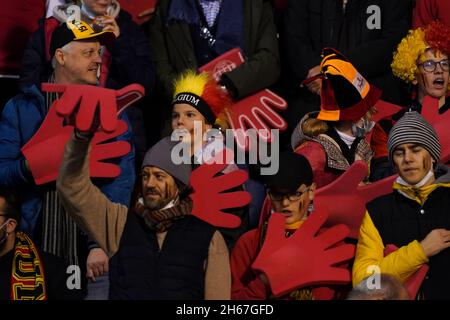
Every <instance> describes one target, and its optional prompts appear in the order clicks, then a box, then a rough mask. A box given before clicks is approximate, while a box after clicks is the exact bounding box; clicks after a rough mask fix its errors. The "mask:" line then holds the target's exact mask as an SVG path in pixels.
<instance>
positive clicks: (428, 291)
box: [367, 187, 450, 300]
mask: <svg viewBox="0 0 450 320" xmlns="http://www.w3.org/2000/svg"><path fill="white" fill-rule="evenodd" d="M367 210H368V212H369V213H370V217H371V218H372V221H373V223H374V225H375V227H376V228H377V230H378V232H379V233H380V236H381V238H382V239H383V244H384V245H385V246H386V245H388V244H394V245H396V246H397V247H399V248H400V247H401V246H405V245H407V244H408V243H410V242H411V241H413V240H418V241H422V240H423V239H424V238H425V237H426V236H427V234H428V233H430V232H431V231H432V230H433V229H437V228H443V229H448V230H450V188H446V187H439V188H437V189H436V190H434V191H433V192H432V193H431V194H430V195H429V197H428V199H427V200H426V201H425V203H424V205H423V206H420V205H419V204H418V203H417V202H415V201H413V200H411V199H408V198H406V197H405V196H403V195H401V194H400V193H398V192H397V191H394V192H393V193H391V194H388V195H385V196H382V197H380V198H377V199H375V200H373V201H372V202H370V203H369V204H368V205H367ZM429 266H430V270H429V271H428V274H427V276H426V278H425V280H424V282H423V283H422V287H421V289H420V291H419V294H420V293H422V294H423V297H424V298H425V299H446V300H447V299H450V290H448V288H450V277H449V276H448V272H449V270H450V250H449V249H445V250H443V251H441V252H440V253H439V254H437V255H435V256H433V257H431V258H430V261H429Z"/></svg>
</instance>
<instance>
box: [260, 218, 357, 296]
mask: <svg viewBox="0 0 450 320" xmlns="http://www.w3.org/2000/svg"><path fill="white" fill-rule="evenodd" d="M327 218H328V214H327V213H326V212H324V211H322V212H319V211H315V212H314V213H313V214H311V216H310V217H309V218H308V220H307V221H306V222H305V223H304V224H303V225H302V226H301V227H300V229H298V230H297V231H296V232H295V233H294V234H293V235H292V236H291V237H289V238H286V237H285V235H284V228H285V218H284V216H283V215H281V214H278V213H275V214H272V216H271V218H270V220H269V225H268V228H267V234H266V239H265V241H264V245H263V247H262V249H261V252H260V253H259V255H258V257H257V258H256V260H255V262H254V263H253V265H252V268H253V269H254V270H256V271H259V272H263V273H264V274H265V275H266V276H267V278H268V279H269V282H270V286H271V289H272V293H273V294H274V295H275V296H277V297H279V296H282V295H285V294H287V293H289V292H291V291H292V290H295V289H298V288H302V287H308V286H316V285H325V284H347V283H349V282H350V280H351V275H350V271H349V270H348V269H345V268H342V267H337V266H336V265H339V264H342V263H344V262H346V261H348V260H350V259H351V258H353V257H354V254H355V246H354V245H350V244H341V245H337V244H338V243H340V242H342V240H344V239H345V238H346V237H347V235H348V232H349V230H348V228H347V227H346V226H345V225H338V226H334V227H332V228H330V229H328V230H326V231H324V232H323V233H320V234H319V235H316V234H317V233H318V232H319V230H320V229H321V227H322V225H323V224H324V222H325V220H326V219H327Z"/></svg>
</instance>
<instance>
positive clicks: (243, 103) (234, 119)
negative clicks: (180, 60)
mask: <svg viewBox="0 0 450 320" xmlns="http://www.w3.org/2000/svg"><path fill="white" fill-rule="evenodd" d="M242 63H244V58H243V56H242V53H241V51H240V49H239V48H234V49H231V50H229V51H227V52H225V53H224V54H223V55H221V56H219V57H217V58H216V59H214V60H213V61H211V62H209V63H207V64H205V65H204V66H202V67H201V68H199V71H200V72H203V71H206V72H210V73H211V74H212V75H213V77H214V78H215V79H216V81H219V80H220V77H221V76H222V74H224V73H226V72H229V71H232V70H233V69H235V68H237V67H238V66H240V65H241V64H242ZM286 108H287V103H286V101H285V100H284V99H283V98H281V97H279V96H278V95H276V94H275V93H273V92H272V91H270V90H267V89H265V90H261V91H259V92H257V93H255V94H254V95H251V96H248V97H246V98H244V99H242V100H240V101H237V102H236V103H235V104H234V105H233V106H232V107H231V110H229V111H228V112H227V116H228V121H229V122H230V125H231V127H232V128H233V129H235V130H234V136H235V139H236V143H237V145H238V146H239V147H240V148H241V149H243V150H249V149H250V148H252V145H253V143H252V142H253V140H254V138H255V137H254V136H252V135H251V134H248V132H246V130H247V129H249V128H252V129H255V130H256V131H257V132H256V133H257V135H258V136H259V137H260V138H261V139H262V141H266V142H271V141H272V135H271V132H270V129H278V130H281V131H283V130H286V128H287V123H286V121H285V120H284V119H283V117H281V116H280V115H279V114H278V113H277V112H275V111H274V109H278V110H285V109H286Z"/></svg>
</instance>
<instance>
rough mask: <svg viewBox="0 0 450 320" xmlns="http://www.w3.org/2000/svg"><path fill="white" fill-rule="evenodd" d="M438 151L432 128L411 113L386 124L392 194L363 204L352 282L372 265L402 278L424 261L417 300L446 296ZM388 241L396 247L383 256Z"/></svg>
mask: <svg viewBox="0 0 450 320" xmlns="http://www.w3.org/2000/svg"><path fill="white" fill-rule="evenodd" d="M440 149H441V146H440V143H439V140H438V137H437V135H436V131H435V130H434V128H433V127H432V126H431V125H430V124H429V123H428V122H427V121H426V120H425V119H424V118H423V117H422V116H421V115H420V114H418V113H417V112H407V113H406V114H405V115H404V116H403V117H402V118H401V119H400V120H399V121H398V122H397V123H396V124H395V125H394V127H393V128H392V130H391V132H390V134H389V139H388V151H389V159H390V161H391V162H392V163H393V165H394V167H395V169H396V170H397V172H398V173H399V177H398V178H397V180H396V181H395V182H394V185H393V189H394V191H393V192H392V193H390V194H388V195H385V196H381V197H379V198H377V199H375V200H373V201H371V202H370V203H368V204H367V205H366V208H367V212H366V215H365V217H364V219H363V221H362V224H361V227H360V235H359V239H358V245H357V249H356V256H355V263H354V265H353V284H354V285H357V284H358V283H359V282H360V281H361V280H362V279H363V278H365V277H367V276H368V275H370V274H371V272H372V271H373V266H377V267H378V268H379V272H381V273H390V274H392V275H393V276H394V277H396V278H397V279H399V280H401V281H402V282H405V281H407V280H408V279H409V278H410V277H411V276H412V275H413V274H414V273H415V272H416V271H417V270H419V268H420V267H422V266H423V265H424V264H428V265H429V267H430V269H429V271H428V273H427V276H426V277H425V280H424V281H423V283H422V286H421V288H420V290H419V293H418V298H422V299H423V298H424V299H450V292H449V290H448V287H449V286H450V280H449V279H450V278H449V277H448V270H449V268H450V251H449V250H448V248H449V247H450V219H449V210H450V173H449V169H448V167H447V166H443V165H440V164H438V161H439V158H440ZM389 244H393V245H395V246H396V247H398V248H399V249H398V250H396V251H394V252H392V253H390V254H389V255H387V256H384V252H383V251H384V248H385V247H386V246H387V245H389ZM413 298H414V297H413Z"/></svg>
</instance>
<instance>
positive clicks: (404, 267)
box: [352, 211, 428, 286]
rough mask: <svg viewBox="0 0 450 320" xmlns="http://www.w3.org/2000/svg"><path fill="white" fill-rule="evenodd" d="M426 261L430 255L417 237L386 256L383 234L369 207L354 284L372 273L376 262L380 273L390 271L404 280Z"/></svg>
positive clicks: (356, 264) (362, 231)
mask: <svg viewBox="0 0 450 320" xmlns="http://www.w3.org/2000/svg"><path fill="white" fill-rule="evenodd" d="M427 262H428V258H427V256H426V255H425V252H424V251H423V249H422V246H421V245H420V243H419V242H418V241H417V240H414V241H412V242H410V243H409V244H408V245H406V246H403V247H401V248H399V249H398V250H396V251H394V252H392V253H391V254H389V255H387V256H386V257H385V256H384V244H383V241H382V240H381V236H380V234H379V232H378V230H377V229H376V228H375V225H374V224H373V222H372V219H371V218H370V215H369V213H368V212H367V211H366V214H365V216H364V218H363V221H362V224H361V227H360V231H359V239H358V244H357V246H356V254H355V262H354V264H353V270H352V281H353V286H356V285H357V284H358V283H360V282H361V281H362V280H363V279H364V278H366V277H368V276H370V275H371V274H372V273H373V266H376V267H378V268H379V271H380V272H381V273H389V274H391V275H393V276H394V277H396V278H398V279H399V280H401V281H402V282H404V281H406V280H407V279H408V278H409V277H410V276H411V275H413V274H414V272H416V271H417V270H418V269H419V268H420V267H421V266H422V265H423V264H425V263H427Z"/></svg>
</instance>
